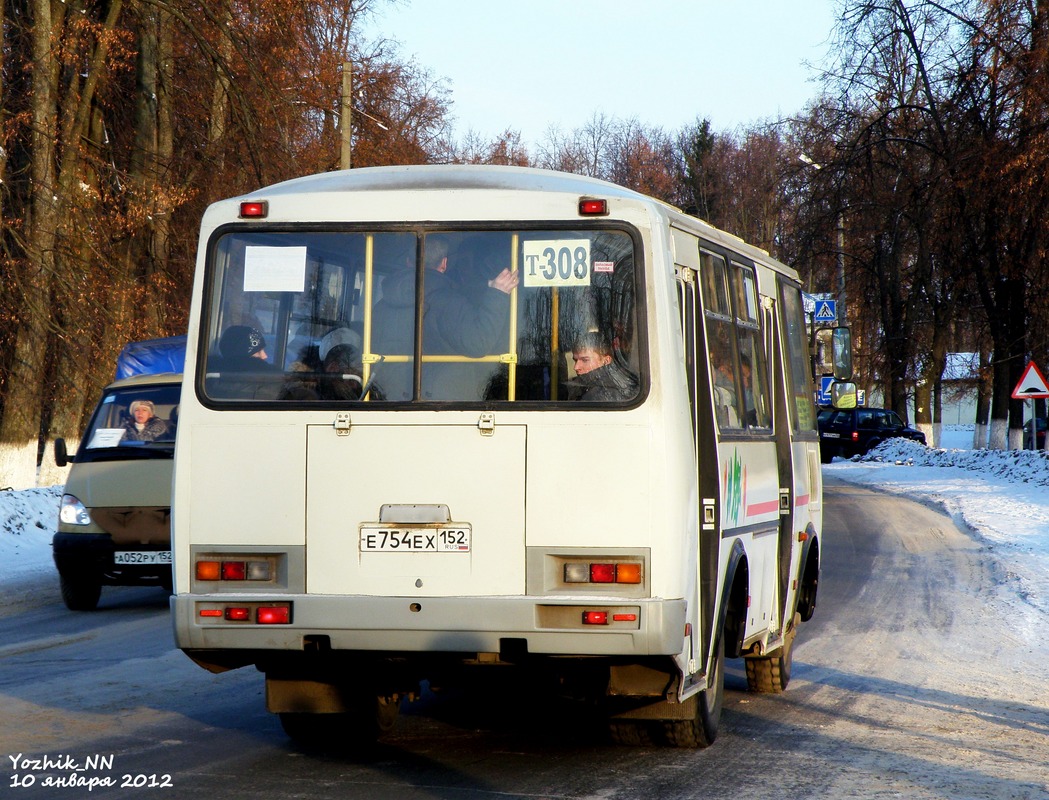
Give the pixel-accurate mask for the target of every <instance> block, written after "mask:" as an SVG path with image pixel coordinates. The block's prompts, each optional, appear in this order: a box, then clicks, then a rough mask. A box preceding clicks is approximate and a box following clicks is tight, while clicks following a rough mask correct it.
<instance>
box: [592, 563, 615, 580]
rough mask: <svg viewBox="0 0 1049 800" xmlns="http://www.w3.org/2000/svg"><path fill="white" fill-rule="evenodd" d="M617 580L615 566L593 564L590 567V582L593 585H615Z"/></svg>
mask: <svg viewBox="0 0 1049 800" xmlns="http://www.w3.org/2000/svg"><path fill="white" fill-rule="evenodd" d="M615 579H616V565H615V564H591V565H590V582H591V583H614V582H615Z"/></svg>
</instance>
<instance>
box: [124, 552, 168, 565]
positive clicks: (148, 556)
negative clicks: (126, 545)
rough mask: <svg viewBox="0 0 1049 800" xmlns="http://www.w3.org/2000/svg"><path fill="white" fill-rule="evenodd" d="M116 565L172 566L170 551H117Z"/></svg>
mask: <svg viewBox="0 0 1049 800" xmlns="http://www.w3.org/2000/svg"><path fill="white" fill-rule="evenodd" d="M113 563H114V564H170V563H171V551H170V550H117V551H116V552H115V553H113Z"/></svg>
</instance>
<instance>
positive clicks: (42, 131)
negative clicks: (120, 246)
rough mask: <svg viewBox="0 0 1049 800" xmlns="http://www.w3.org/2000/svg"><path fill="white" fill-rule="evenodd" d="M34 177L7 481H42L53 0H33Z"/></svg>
mask: <svg viewBox="0 0 1049 800" xmlns="http://www.w3.org/2000/svg"><path fill="white" fill-rule="evenodd" d="M31 10H32V14H33V32H32V41H33V83H32V87H33V97H32V101H31V107H32V116H33V132H32V156H31V167H30V168H31V173H32V180H33V189H32V196H31V201H30V214H31V217H30V221H29V227H28V234H27V239H26V262H25V269H24V270H23V271H22V274H21V275H20V276H19V278H18V283H19V287H18V289H19V294H20V318H21V322H20V324H19V326H18V332H17V334H16V340H15V357H14V363H13V364H12V367H11V372H10V375H9V377H8V391H7V395H6V397H5V398H4V418H3V421H2V423H0V475H2V476H3V477H2V479H0V480H2V481H3V483H4V485H5V486H10V487H12V488H14V489H28V488H31V487H33V486H36V461H37V447H38V442H39V440H40V408H41V405H42V399H43V393H44V392H43V389H44V373H45V366H46V360H47V359H46V348H47V332H48V328H49V325H50V321H51V298H50V287H51V277H52V275H53V273H54V265H55V239H56V225H57V221H58V215H57V209H56V204H55V199H54V198H55V191H56V185H55V162H54V157H55V138H56V132H57V115H56V112H55V94H56V92H55V87H54V86H53V84H52V76H53V75H54V62H53V56H52V48H51V33H52V31H51V0H33V3H32V4H31Z"/></svg>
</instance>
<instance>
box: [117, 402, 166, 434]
mask: <svg viewBox="0 0 1049 800" xmlns="http://www.w3.org/2000/svg"><path fill="white" fill-rule="evenodd" d="M128 411H129V412H130V413H131V416H130V417H129V418H128V420H127V422H125V423H124V435H123V436H121V437H120V441H122V442H153V441H156V440H157V439H159V438H161V437H162V436H164V434H166V433H167V431H168V425H167V423H166V422H164V420H162V419H161V418H160V417H158V416H157V415H156V413H155V408H154V406H153V403H152V401H150V400H134V401H132V403H131V406H130V407H129V408H128Z"/></svg>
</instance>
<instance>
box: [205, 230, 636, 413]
mask: <svg viewBox="0 0 1049 800" xmlns="http://www.w3.org/2000/svg"><path fill="white" fill-rule="evenodd" d="M635 265H636V257H635V244H634V240H633V238H632V237H631V236H630V235H629V234H628V233H627V232H625V231H619V230H607V229H601V230H577V229H546V230H531V229H530V230H497V231H493V230H452V231H450V230H435V231H415V230H413V231H410V232H409V231H392V232H391V231H374V232H371V231H351V232H328V231H323V232H321V231H279V232H277V231H274V232H270V231H259V230H256V229H252V230H251V231H243V230H234V231H230V232H227V233H225V234H224V235H221V236H219V237H218V238H217V239H216V240H215V241H214V242H213V244H212V248H211V251H210V272H209V275H210V300H209V305H208V313H207V318H206V322H205V324H206V330H205V332H204V333H205V335H204V337H202V338H203V340H204V341H205V342H206V343H207V345H206V346H207V352H206V354H203V355H204V357H203V358H202V360H201V373H200V376H199V378H200V380H199V384H200V385H201V386H202V389H203V394H204V396H205V397H206V399H208V400H209V401H213V403H214V404H215V405H219V406H220V405H222V404H224V403H227V402H235V403H238V404H243V403H256V402H258V403H266V404H267V405H271V404H273V403H284V404H294V405H314V404H325V403H327V404H331V403H338V404H342V403H380V404H387V405H389V404H417V403H455V404H463V403H466V404H469V403H479V404H485V405H488V404H492V403H503V402H505V403H542V404H550V403H556V404H562V403H565V404H572V405H576V406H579V407H586V406H590V405H592V404H600V405H606V404H630V403H633V402H636V401H637V400H638V399H639V398H640V396H641V389H642V380H643V377H644V376H643V371H642V368H643V363H644V362H643V358H642V353H641V348H640V347H639V341H638V330H639V328H638V322H637V311H636V309H637V307H638V303H637V283H638V280H637V275H636V274H635V273H636V266H635Z"/></svg>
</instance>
